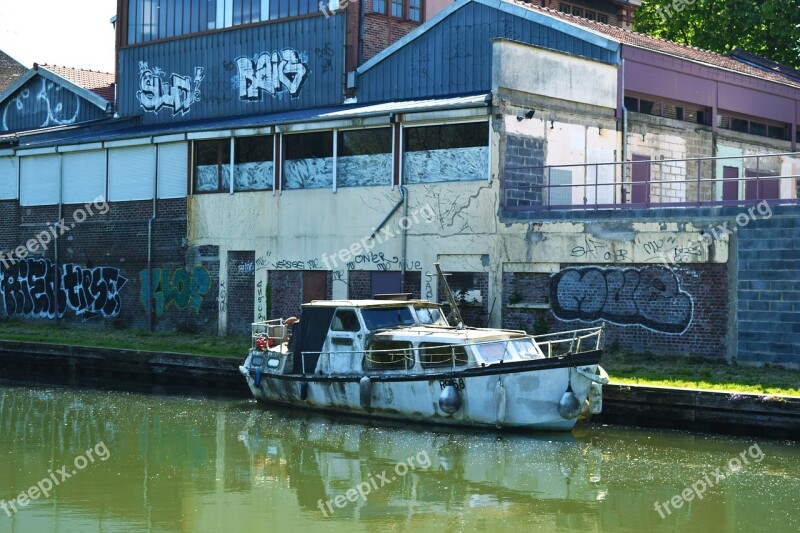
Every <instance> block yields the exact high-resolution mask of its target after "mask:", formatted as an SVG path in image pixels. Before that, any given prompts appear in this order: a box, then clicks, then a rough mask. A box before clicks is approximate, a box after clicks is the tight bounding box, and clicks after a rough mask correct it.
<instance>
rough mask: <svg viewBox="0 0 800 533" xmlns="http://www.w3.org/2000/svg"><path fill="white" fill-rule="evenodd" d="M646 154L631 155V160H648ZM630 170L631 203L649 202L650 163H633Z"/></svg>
mask: <svg viewBox="0 0 800 533" xmlns="http://www.w3.org/2000/svg"><path fill="white" fill-rule="evenodd" d="M649 160H650V158H649V157H648V156H646V155H636V154H634V155H633V161H649ZM631 166H632V167H633V169H632V172H631V182H632V183H631V203H634V204H649V203H650V163H634V164H633V165H631Z"/></svg>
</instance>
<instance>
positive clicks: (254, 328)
mask: <svg viewBox="0 0 800 533" xmlns="http://www.w3.org/2000/svg"><path fill="white" fill-rule="evenodd" d="M250 328H251V329H250V331H251V335H250V348H251V349H254V348H256V343H257V342H258V340H259V339H264V340H265V341H267V342H268V343H269V341H270V340H271V341H272V342H273V344H269V346H273V345H280V344H281V343H283V342H284V341H287V340H289V335H288V334H287V333H288V328H287V326H286V324H284V323H283V319H282V318H276V319H274V320H265V321H262V322H253V323H252V325H251V326H250Z"/></svg>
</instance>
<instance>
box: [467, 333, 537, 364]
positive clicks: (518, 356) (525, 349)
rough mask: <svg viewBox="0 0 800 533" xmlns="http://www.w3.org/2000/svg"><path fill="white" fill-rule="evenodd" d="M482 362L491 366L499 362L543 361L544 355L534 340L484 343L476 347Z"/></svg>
mask: <svg viewBox="0 0 800 533" xmlns="http://www.w3.org/2000/svg"><path fill="white" fill-rule="evenodd" d="M475 351H476V352H477V353H478V358H479V359H480V362H482V363H486V364H490V363H497V362H498V361H529V360H531V359H542V358H544V354H543V353H542V351H541V350H540V349H539V348H538V346H536V344H535V343H534V342H533V339H513V340H507V341H495V342H484V343H481V344H476V345H475Z"/></svg>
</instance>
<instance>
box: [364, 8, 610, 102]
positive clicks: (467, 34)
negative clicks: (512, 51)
mask: <svg viewBox="0 0 800 533" xmlns="http://www.w3.org/2000/svg"><path fill="white" fill-rule="evenodd" d="M568 31H571V29H570V28H566V25H565V31H561V30H558V29H554V28H552V27H548V26H546V25H544V24H540V23H537V22H533V21H532V20H528V19H527V18H523V17H522V16H519V15H518V14H514V13H509V12H507V11H504V10H501V9H497V8H496V7H492V6H487V5H484V4H482V3H478V2H469V3H466V4H464V5H463V6H462V7H461V8H460V9H457V10H456V11H454V12H452V13H450V15H449V16H446V17H444V18H443V19H442V20H440V21H439V22H438V23H437V24H436V25H435V26H433V27H431V28H429V29H428V30H427V31H426V32H425V33H423V34H422V35H420V36H418V37H417V38H416V39H413V40H411V41H410V42H408V43H406V44H405V46H403V47H401V48H400V49H398V50H397V51H395V52H394V53H392V54H391V55H389V56H388V57H386V58H385V59H383V60H381V61H380V62H378V63H377V64H375V65H372V66H371V67H368V68H366V70H364V72H363V73H362V74H361V75H360V76H359V79H358V89H357V92H358V101H359V102H382V101H387V100H398V99H406V98H434V97H442V96H448V95H456V94H470V93H479V92H488V91H490V90H491V85H492V79H491V78H492V39H493V38H496V37H505V38H506V39H510V40H514V41H518V42H524V43H531V44H535V45H537V46H541V47H546V48H550V49H553V50H558V51H561V52H565V53H569V54H574V55H577V56H581V57H586V58H589V59H595V60H598V61H603V62H606V63H616V58H617V52H616V51H615V50H610V49H609V48H604V47H602V46H599V45H597V44H593V43H591V42H588V41H587V40H586V39H585V38H582V36H581V33H586V32H583V31H582V30H579V29H576V30H575V31H574V33H575V35H571V34H569V33H568ZM521 68H525V67H524V65H522V66H521Z"/></svg>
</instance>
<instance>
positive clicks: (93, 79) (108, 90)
mask: <svg viewBox="0 0 800 533" xmlns="http://www.w3.org/2000/svg"><path fill="white" fill-rule="evenodd" d="M37 67H41V68H46V69H47V70H49V71H51V72H54V73H55V74H58V75H59V76H61V77H62V78H66V79H68V80H69V81H71V82H72V83H74V84H75V85H79V86H80V87H83V88H85V89H89V90H90V91H92V92H93V93H95V94H97V95H100V96H102V97H103V98H105V99H106V100H108V101H109V102H112V103H113V102H114V75H113V74H111V73H108V72H98V71H95V70H84V69H80V68H70V67H60V66H58V65H36V64H34V65H33V68H37Z"/></svg>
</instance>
